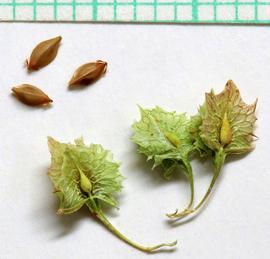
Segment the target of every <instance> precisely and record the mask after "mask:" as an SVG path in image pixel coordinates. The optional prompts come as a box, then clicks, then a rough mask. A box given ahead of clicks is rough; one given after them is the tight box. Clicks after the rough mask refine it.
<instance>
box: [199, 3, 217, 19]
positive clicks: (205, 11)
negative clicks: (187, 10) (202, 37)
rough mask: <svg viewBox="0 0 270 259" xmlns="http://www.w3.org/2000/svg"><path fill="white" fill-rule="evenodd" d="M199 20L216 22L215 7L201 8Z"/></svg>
mask: <svg viewBox="0 0 270 259" xmlns="http://www.w3.org/2000/svg"><path fill="white" fill-rule="evenodd" d="M198 18H199V20H201V21H213V20H214V7H213V6H199V7H198Z"/></svg>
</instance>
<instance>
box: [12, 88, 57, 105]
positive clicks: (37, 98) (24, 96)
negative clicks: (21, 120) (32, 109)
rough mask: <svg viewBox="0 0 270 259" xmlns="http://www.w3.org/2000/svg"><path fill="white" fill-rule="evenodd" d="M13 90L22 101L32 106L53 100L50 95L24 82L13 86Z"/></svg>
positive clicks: (45, 103)
mask: <svg viewBox="0 0 270 259" xmlns="http://www.w3.org/2000/svg"><path fill="white" fill-rule="evenodd" d="M12 91H13V93H14V94H15V95H16V97H17V98H18V99H19V100H20V101H21V102H23V103H25V104H27V105H30V106H38V105H47V104H49V103H51V102H53V100H52V99H50V98H49V96H48V95H46V94H45V93H44V92H43V91H41V90H40V89H39V88H37V87H35V86H33V85H28V84H22V85H20V86H17V87H13V88H12Z"/></svg>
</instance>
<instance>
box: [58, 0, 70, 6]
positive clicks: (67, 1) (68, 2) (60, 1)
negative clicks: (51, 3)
mask: <svg viewBox="0 0 270 259" xmlns="http://www.w3.org/2000/svg"><path fill="white" fill-rule="evenodd" d="M72 2H73V0H57V3H60V4H62V3H65V4H72ZM58 7H59V6H58Z"/></svg>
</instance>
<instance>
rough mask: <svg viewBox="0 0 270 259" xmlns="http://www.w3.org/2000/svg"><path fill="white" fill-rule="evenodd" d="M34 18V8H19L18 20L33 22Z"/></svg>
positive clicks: (17, 9) (17, 12)
mask: <svg viewBox="0 0 270 259" xmlns="http://www.w3.org/2000/svg"><path fill="white" fill-rule="evenodd" d="M33 16H34V11H33V6H17V7H16V20H19V21H26V20H32V19H33Z"/></svg>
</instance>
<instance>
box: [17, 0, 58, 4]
mask: <svg viewBox="0 0 270 259" xmlns="http://www.w3.org/2000/svg"><path fill="white" fill-rule="evenodd" d="M19 1H22V2H23V0H19ZM16 2H17V0H16ZM32 2H33V1H32ZM37 2H41V3H46V4H53V3H54V0H37Z"/></svg>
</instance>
